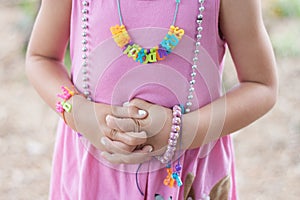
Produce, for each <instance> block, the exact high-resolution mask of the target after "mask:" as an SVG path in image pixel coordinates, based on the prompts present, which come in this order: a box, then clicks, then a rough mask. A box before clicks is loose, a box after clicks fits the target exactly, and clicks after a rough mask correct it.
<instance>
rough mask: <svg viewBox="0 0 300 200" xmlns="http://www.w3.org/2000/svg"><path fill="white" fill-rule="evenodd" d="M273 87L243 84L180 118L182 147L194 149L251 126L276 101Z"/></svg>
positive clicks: (275, 92) (250, 83)
mask: <svg viewBox="0 0 300 200" xmlns="http://www.w3.org/2000/svg"><path fill="white" fill-rule="evenodd" d="M276 94H277V91H276V88H275V87H272V86H267V85H264V84H260V83H254V82H244V83H241V84H240V85H239V86H237V87H236V88H234V89H232V90H231V91H230V92H228V93H227V94H226V95H224V96H223V97H221V98H219V99H218V100H216V101H214V102H212V103H210V104H208V105H206V106H204V107H202V108H201V109H198V110H196V111H194V112H191V113H189V114H186V115H184V117H183V144H184V145H185V146H186V147H187V148H189V149H192V148H197V147H200V146H202V145H203V144H207V143H209V142H211V141H214V140H216V139H218V138H220V137H222V136H225V135H228V134H231V133H233V132H235V131H237V130H240V129H242V128H244V127H246V126H247V125H249V124H251V123H252V122H254V121H255V120H257V119H258V118H260V117H261V116H263V115H264V114H265V113H266V112H268V111H269V110H270V109H271V108H272V107H273V105H274V104H275V101H276Z"/></svg>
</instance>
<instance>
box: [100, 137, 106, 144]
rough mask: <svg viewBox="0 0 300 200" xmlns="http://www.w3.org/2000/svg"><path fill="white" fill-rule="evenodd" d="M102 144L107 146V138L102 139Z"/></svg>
mask: <svg viewBox="0 0 300 200" xmlns="http://www.w3.org/2000/svg"><path fill="white" fill-rule="evenodd" d="M101 143H102V144H103V145H106V141H105V138H104V137H102V138H101Z"/></svg>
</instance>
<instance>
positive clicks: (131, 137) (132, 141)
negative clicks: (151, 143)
mask: <svg viewBox="0 0 300 200" xmlns="http://www.w3.org/2000/svg"><path fill="white" fill-rule="evenodd" d="M104 135H105V136H106V137H108V138H109V139H111V140H113V141H119V142H122V143H124V144H127V145H131V146H137V145H140V144H144V143H145V142H146V140H147V133H146V132H144V131H142V132H125V133H123V132H119V131H112V129H108V130H107V131H105V132H104Z"/></svg>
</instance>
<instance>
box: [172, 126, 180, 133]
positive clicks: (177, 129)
mask: <svg viewBox="0 0 300 200" xmlns="http://www.w3.org/2000/svg"><path fill="white" fill-rule="evenodd" d="M171 130H172V132H177V133H178V132H179V131H180V126H177V125H172V129H171Z"/></svg>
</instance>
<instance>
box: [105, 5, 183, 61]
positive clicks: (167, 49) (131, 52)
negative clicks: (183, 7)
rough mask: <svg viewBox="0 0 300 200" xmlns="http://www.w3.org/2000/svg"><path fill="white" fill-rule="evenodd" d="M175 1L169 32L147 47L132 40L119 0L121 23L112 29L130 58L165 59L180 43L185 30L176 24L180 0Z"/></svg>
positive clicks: (140, 59)
mask: <svg viewBox="0 0 300 200" xmlns="http://www.w3.org/2000/svg"><path fill="white" fill-rule="evenodd" d="M175 2H176V8H175V12H174V18H173V23H172V25H171V26H170V28H169V32H168V33H167V34H166V36H165V37H164V39H163V40H162V41H161V42H160V44H159V45H157V46H155V47H153V48H150V49H145V48H142V47H141V46H140V45H138V44H135V43H134V42H133V41H132V40H131V38H130V36H129V34H128V32H127V30H126V27H125V25H124V23H123V17H122V12H121V6H120V0H117V5H118V14H119V20H120V25H116V26H112V27H111V28H110V31H111V33H112V35H113V38H114V41H115V43H116V44H117V45H118V46H119V47H120V48H121V49H122V51H123V53H124V54H126V55H127V56H128V57H129V58H132V59H133V60H134V61H136V62H139V63H143V64H147V63H154V62H158V61H160V60H164V59H165V58H166V56H167V55H169V54H170V53H171V52H172V50H173V49H174V48H175V47H176V46H177V45H178V43H179V41H180V40H181V38H182V36H183V35H184V30H183V29H180V28H179V27H176V26H175V22H176V18H177V13H178V8H179V4H180V0H175Z"/></svg>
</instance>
